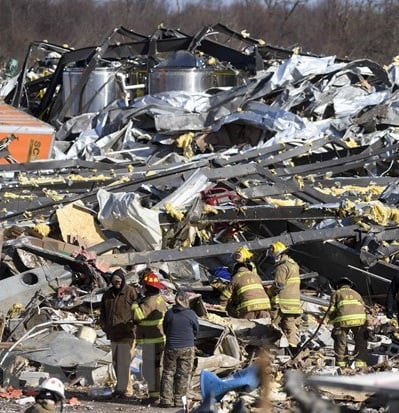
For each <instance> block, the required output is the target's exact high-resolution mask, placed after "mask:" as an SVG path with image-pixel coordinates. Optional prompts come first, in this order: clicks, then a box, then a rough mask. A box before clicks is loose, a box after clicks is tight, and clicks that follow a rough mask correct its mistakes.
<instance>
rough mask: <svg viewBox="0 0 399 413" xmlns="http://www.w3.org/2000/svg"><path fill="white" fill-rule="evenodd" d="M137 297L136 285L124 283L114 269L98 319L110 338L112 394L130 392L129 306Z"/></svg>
mask: <svg viewBox="0 0 399 413" xmlns="http://www.w3.org/2000/svg"><path fill="white" fill-rule="evenodd" d="M135 301H137V292H136V289H135V288H134V287H132V286H130V285H127V284H126V281H125V276H124V272H123V271H122V270H117V271H115V272H114V273H113V274H112V276H111V288H110V289H109V290H107V291H106V292H105V293H104V294H103V298H102V301H101V308H100V323H101V326H102V329H103V330H104V331H105V333H106V335H107V338H108V339H109V340H111V350H112V363H113V366H114V369H115V374H116V381H117V383H116V386H115V391H114V396H115V397H131V396H133V383H132V378H131V374H130V364H131V361H132V358H133V355H134V350H135V327H134V324H133V319H132V312H131V310H130V308H131V306H132V304H133V303H134V302H135Z"/></svg>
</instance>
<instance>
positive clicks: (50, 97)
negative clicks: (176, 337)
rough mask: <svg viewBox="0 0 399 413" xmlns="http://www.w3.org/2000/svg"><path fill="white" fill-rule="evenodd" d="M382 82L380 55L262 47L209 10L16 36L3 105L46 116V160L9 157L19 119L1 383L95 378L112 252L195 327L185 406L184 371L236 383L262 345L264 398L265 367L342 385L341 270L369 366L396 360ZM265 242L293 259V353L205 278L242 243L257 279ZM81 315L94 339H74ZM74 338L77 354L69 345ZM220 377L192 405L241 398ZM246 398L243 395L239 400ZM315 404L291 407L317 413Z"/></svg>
mask: <svg viewBox="0 0 399 413" xmlns="http://www.w3.org/2000/svg"><path fill="white" fill-rule="evenodd" d="M117 35H119V36H123V37H125V38H127V39H128V41H127V42H121V41H116V40H115V38H116V36H117ZM223 36H225V37H226V36H227V38H228V40H229V43H228V44H229V46H226V44H227V43H226V44H223V43H222V42H221V40H220V39H221V38H223ZM214 38H216V39H217V40H214ZM231 43H233V44H234V45H236V46H234V47H232V46H231ZM51 52H56V53H58V55H57V57H56V59H55V60H54V61H51V62H50V61H49V60H45V59H43V60H40V59H39V60H36V61H35V64H34V65H32V62H31V60H32V57H33V55H35V54H36V53H45V54H48V53H51ZM53 57H54V55H53ZM38 61H39V66H37V62H38ZM43 68H46V70H43ZM33 74H35V75H36V76H33ZM13 82H14V80H13ZM398 84H399V80H398V75H397V65H396V64H395V63H393V64H392V65H391V66H389V67H387V68H383V67H382V66H380V65H378V64H376V63H375V62H372V61H369V60H366V59H364V60H358V61H345V60H342V59H338V58H336V57H334V56H327V57H326V56H315V55H311V54H304V53H300V52H299V53H298V51H291V50H284V49H280V48H275V47H272V46H267V45H264V44H263V43H262V42H261V41H260V40H257V39H252V38H251V37H249V36H245V35H243V34H242V33H236V32H234V31H232V30H230V29H229V28H227V27H226V26H223V25H221V24H218V25H215V26H212V27H205V28H204V29H203V30H202V31H200V32H199V33H198V34H197V35H195V36H190V35H187V34H185V33H182V32H181V31H179V30H174V29H165V28H160V29H159V30H157V31H156V33H154V34H153V35H152V36H144V35H141V34H138V33H135V32H132V31H129V30H127V29H125V28H117V29H115V30H114V31H113V32H112V33H111V34H110V35H109V36H107V37H106V39H105V40H104V41H103V42H102V43H101V44H100V45H98V46H97V47H88V48H84V49H79V50H73V49H71V48H69V47H63V46H58V45H52V44H50V43H45V42H34V43H32V44H31V46H30V47H29V51H28V53H27V56H26V59H25V62H24V64H23V66H22V69H21V71H20V73H19V75H18V78H17V81H16V83H15V86H14V88H13V89H12V90H11V91H8V93H7V96H5V98H4V101H5V103H2V107H4V108H6V109H7V110H14V109H15V110H18V111H21V112H23V113H25V114H26V115H27V116H28V114H29V116H30V117H34V118H35V119H36V118H37V119H40V122H47V123H45V125H47V124H48V130H51V131H54V135H52V136H51V138H52V145H51V146H52V150H51V153H50V152H49V154H48V159H43V158H41V159H40V160H39V158H36V159H37V160H35V161H34V162H33V160H34V159H33V158H32V157H31V156H30V157H27V158H24V159H22V158H21V159H20V158H18V157H16V156H14V155H13V153H14V152H13V151H14V149H13V147H14V148H18V145H22V144H23V142H22V139H21V141H20V140H19V135H18V134H19V133H20V132H19V129H18V127H19V126H21V125H20V124H19V123H18V122H20V121H19V120H17V121H16V124H15V125H14V126H16V128H14V129H12V130H10V133H12V135H10V136H8V137H6V138H5V139H7V138H10V139H9V141H7V142H6V141H4V142H3V141H1V142H3V144H4V145H3V146H4V147H3V146H2V147H1V150H2V153H1V155H0V156H2V158H1V160H2V162H1V163H2V165H1V168H0V185H1V187H0V193H1V195H2V197H1V200H0V206H1V218H2V244H1V245H2V249H1V251H2V257H1V266H0V278H1V279H0V285H1V286H2V289H1V291H2V292H1V293H0V295H1V300H0V310H1V311H2V312H3V314H4V329H5V330H4V332H3V341H5V343H12V344H10V347H9V348H7V349H4V352H3V353H2V354H1V355H0V367H1V368H2V370H3V385H5V384H7V383H8V382H12V383H13V384H14V385H16V384H20V382H21V381H22V380H25V379H24V376H23V375H22V374H21V373H22V372H23V371H24V370H23V369H24V368H25V369H26V367H27V366H28V367H29V368H30V369H33V368H35V367H37V366H39V365H40V372H41V373H43V372H44V373H49V374H56V375H58V376H59V377H60V378H62V379H63V380H64V381H65V382H68V383H70V384H71V385H72V384H73V385H80V386H99V385H101V386H106V385H108V384H109V383H110V382H112V380H113V377H112V371H111V370H112V369H111V368H110V366H111V363H112V361H111V359H110V354H109V342H107V340H106V339H105V338H104V335H103V333H102V331H101V329H100V328H99V326H98V325H97V324H96V321H97V318H96V317H97V315H96V314H97V312H98V305H99V302H100V300H101V295H102V293H103V292H104V291H105V289H106V288H107V287H108V285H109V281H110V273H111V270H112V269H114V268H116V267H122V268H123V269H124V270H126V273H127V275H128V278H127V279H128V282H130V283H132V284H134V285H139V283H140V273H141V271H143V270H144V269H145V268H146V267H151V268H153V269H154V271H157V272H158V273H159V274H160V275H161V276H163V281H164V282H165V284H166V285H167V287H168V289H167V291H166V292H165V299H166V300H167V302H169V303H172V302H173V296H174V293H175V291H176V290H177V289H184V290H187V291H189V292H191V294H193V295H192V297H191V306H192V308H193V309H194V310H195V311H196V313H197V314H198V316H199V317H200V334H199V337H198V340H197V366H196V370H195V372H194V376H193V384H192V394H191V397H192V398H193V400H196V401H197V402H198V403H199V402H200V400H201V393H202V396H203V397H204V398H207V396H208V392H204V389H203V388H201V377H200V376H201V372H202V371H204V370H210V371H212V374H219V375H224V377H229V376H230V375H233V377H234V379H237V376H234V374H235V373H236V372H237V371H242V370H243V369H245V368H248V366H249V365H251V364H252V363H253V361H254V360H255V359H256V354H257V351H258V350H259V349H263V348H267V349H268V350H269V351H270V353H271V354H272V355H273V356H274V358H273V361H271V362H270V363H269V364H268V368H270V370H271V371H272V373H270V377H272V379H271V378H270V377H269V378H268V380H269V387H270V389H269V390H270V391H269V393H270V394H269V395H268V398H269V399H270V400H268V401H267V403H269V402H270V401H271V402H272V404H273V409H274V410H273V411H283V410H284V409H285V408H286V407H287V405H285V404H284V403H287V401H286V400H285V398H284V397H282V396H281V393H282V392H281V386H282V374H281V373H284V372H286V371H287V370H289V369H292V368H297V369H300V370H302V371H304V372H306V373H317V374H320V375H323V377H324V375H325V376H326V377H327V376H328V377H329V376H333V377H334V378H336V380H337V382H338V383H342V384H344V383H345V382H344V380H342V381H341V380H340V378H342V379H343V378H344V377H343V376H345V375H346V374H349V373H348V371H342V370H341V369H340V368H339V367H338V366H335V363H334V353H333V344H332V338H331V328H330V326H329V325H328V324H326V323H325V317H324V316H325V313H326V309H327V308H328V306H329V297H330V294H331V292H332V289H333V288H332V287H333V285H334V282H335V281H336V280H337V279H339V278H341V277H343V276H346V277H349V278H350V279H351V280H352V281H354V282H355V283H356V285H357V289H358V291H359V292H360V293H361V294H362V295H363V296H364V299H365V301H366V303H367V306H368V313H369V318H370V319H373V320H374V323H372V322H371V321H370V323H369V327H368V329H369V331H370V335H369V339H368V354H369V359H370V360H369V366H370V370H371V372H372V371H380V370H392V371H393V372H395V371H396V370H397V368H398V363H397V360H396V354H397V352H398V350H399V336H398V334H399V333H398V326H397V322H395V320H394V319H390V318H387V317H386V315H385V314H384V304H385V299H386V294H387V290H388V286H389V284H390V282H391V280H392V279H393V277H394V276H395V274H397V273H398V270H399V267H398V256H397V254H398V252H399V247H398V243H397V240H398V239H399V236H398V235H399V233H398V219H399V212H398V201H399V198H398V187H397V175H398V164H397V157H398V149H399V145H398V143H397V141H398V131H397V125H398V115H397V111H396V106H397V102H396V101H397V89H398ZM0 115H1V113H0ZM38 122H39V121H38ZM0 132H1V131H0ZM12 136H14V137H15V138H16V139H14V138H13V139H11V138H12ZM35 139H36V138H35ZM39 139H40V138H39ZM1 142H0V144H1ZM11 145H13V146H11ZM29 145H34V144H32V143H30V144H29ZM24 147H25V149H26V145H25V143H24ZM3 152H4V153H3ZM26 161H28V162H26ZM277 240H279V241H282V242H283V243H284V244H285V245H287V246H289V247H290V254H291V255H292V256H293V258H294V259H295V260H296V261H297V262H298V263H299V264H300V270H301V271H300V272H301V291H302V294H301V304H302V307H303V310H304V314H303V316H302V325H303V328H302V330H301V338H300V352H299V354H297V355H296V356H295V357H291V356H290V355H289V354H287V348H288V342H287V339H286V337H285V336H284V334H283V332H282V331H281V330H280V329H279V328H278V327H276V326H274V325H272V324H271V322H270V320H266V319H262V320H254V321H248V320H243V319H234V318H231V317H229V316H228V314H227V313H226V311H225V309H223V308H222V307H220V306H218V301H217V298H216V297H215V291H214V290H213V288H212V287H211V285H210V281H211V278H212V272H213V270H214V269H215V268H217V267H219V266H226V267H230V266H231V265H232V259H231V254H232V253H233V252H234V251H235V250H236V249H237V248H238V247H244V246H245V247H247V248H249V249H250V250H251V251H253V252H254V255H255V260H254V262H255V264H256V267H257V270H258V272H259V274H260V276H261V278H262V280H263V281H264V284H265V285H267V284H268V283H269V284H270V283H271V281H272V279H273V276H272V271H273V267H272V265H271V264H270V262H269V261H268V259H267V255H268V254H267V250H268V248H269V247H270V245H271V244H272V243H273V242H274V241H277ZM71 315H73V316H71ZM54 319H56V320H54ZM395 323H396V324H395ZM79 325H80V326H81V325H84V326H86V327H87V326H90V328H92V329H93V330H92V331H91V333H92V334H93V331H94V334H93V335H92V336H91V337H89V339H88V337H82V336H83V335H84V334H83V333H82V330H81V329H79V328H77V327H76V326H79ZM66 326H68V328H67V327H66ZM61 327H62V328H61ZM32 329H33V330H32ZM35 329H41V330H39V331H35ZM86 332H87V331H86ZM76 340H78V341H79V348H81V349H82V353H81V354H71V353H70V352H69V348H72V347H73V346H76V345H77V344H76ZM352 347H353V346H352V343H350V350H351V351H352V350H353V349H352ZM32 349H34V351H31V350H32ZM137 354H139V353H137ZM82 358H83V359H84V360H83V359H82ZM21 360H23V361H21ZM6 361H7V363H6ZM135 362H137V360H135ZM25 371H26V370H25ZM246 371H247V370H246ZM135 374H137V380H139V379H140V370H139V369H136V370H135ZM388 374H389V373H388ZM393 374H394V373H393ZM203 376H204V375H203ZM205 376H206V375H205ZM209 377H212V378H213V379H215V378H214V376H213V375H212V376H211V373H209V375H208V378H209ZM251 377H252V376H251ZM219 379H220V380H223V377H221V378H220V377H219V378H218V379H217V380H219ZM240 380H242V377H240ZM305 382H306V383H308V384H309V383H312V384H315V383H316V381H312V380H311V379H308V381H306V380H305ZM333 382H334V381H328V380H326V383H329V384H332V383H333ZM295 383H296V384H294V386H292V384H290V382H288V384H287V388H288V389H289V390H290V391H289V393H290V394H292V396H293V398H292V399H290V400H289V402H288V403H289V404H290V403H291V404H292V403H295V400H294V399H295V397H298V393H297V392H295V391H293V390H297V389H295V386H297V384H298V383H297V381H295ZM301 383H302V382H301ZM317 383H319V382H317ZM236 384H237V383H236ZM302 384H303V385H307V384H304V383H302ZM302 384H301V385H302ZM222 387H223V389H222V390H221V392H220V393H219V394H218V395H217V397H215V395H213V397H214V399H212V397H211V395H209V398H211V399H212V400H207V403H209V406H210V407H209V408H210V409H211V408H212V409H214V406H213V405H214V404H215V403H216V402H222V403H224V404H223V407H224V409H225V411H228V410H231V409H232V405H234V403H238V402H239V400H241V399H240V397H241V396H237V397H238V399H236V398H235V397H234V396H232V399H229V400H222V399H223V397H224V395H225V394H226V393H228V392H230V390H236V388H235V387H234V386H233V387H230V386H227V387H224V386H222ZM242 387H245V385H243V383H242V381H240V383H239V385H237V388H238V390H239V389H242ZM371 387H372V386H371ZM367 389H368V390H369V388H367ZM225 390H226V391H225ZM252 390H253V391H255V393H256V392H257V391H259V385H256V386H253V389H251V391H252ZM238 393H239V392H238ZM315 397H316V396H315ZM332 399H333V397H332ZM337 399H338V398H337ZM258 400H259V394H258V393H256V394H255V397H253V398H252V399H251V400H250V401H248V400H247V401H246V402H245V404H246V405H248V404H249V405H251V406H254V405H256V403H257V401H258ZM315 400H316V399H315V398H314V397H310V396H309V397H308V398H306V400H301V399H299V400H298V402H299V405H301V404H302V408H303V409H304V410H303V411H315V410H311V409H312V408H313V407H314V406H313V407H312V404H313V403H314V401H315ZM243 403H244V402H243ZM265 403H266V402H265ZM267 403H266V404H267ZM381 403H382V402H381ZM390 403H391V405H392V401H390ZM322 404H323V405H324V408H325V411H329V410H327V409H329V408H331V411H341V410H337V408H336V405H331V406H329V405H328V404H327V403H324V402H323V403H322ZM202 407H203V406H202ZM288 407H289V406H288ZM380 407H383V405H381V406H380ZM196 408H197V409H200V408H201V405H199V406H198V405H197V406H196ZM269 408H270V407H269ZM306 409H307V410H306ZM334 409H335V410H334ZM199 411H201V410H199ZM210 411H214V410H210ZM270 411H271V410H270Z"/></svg>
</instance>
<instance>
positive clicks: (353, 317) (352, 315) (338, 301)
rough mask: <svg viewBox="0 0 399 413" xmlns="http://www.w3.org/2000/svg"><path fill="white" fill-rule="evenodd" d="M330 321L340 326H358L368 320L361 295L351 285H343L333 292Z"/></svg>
mask: <svg viewBox="0 0 399 413" xmlns="http://www.w3.org/2000/svg"><path fill="white" fill-rule="evenodd" d="M331 300H332V303H331V308H330V311H329V314H330V323H331V324H334V325H337V326H340V327H357V326H362V325H363V324H365V322H366V311H365V306H364V301H363V298H362V297H361V295H360V294H359V293H358V292H357V291H355V290H352V288H350V287H349V286H346V285H344V286H342V287H341V288H339V289H338V290H337V291H335V293H334V294H333V296H332V298H331Z"/></svg>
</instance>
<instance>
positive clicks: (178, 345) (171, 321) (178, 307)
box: [159, 291, 199, 408]
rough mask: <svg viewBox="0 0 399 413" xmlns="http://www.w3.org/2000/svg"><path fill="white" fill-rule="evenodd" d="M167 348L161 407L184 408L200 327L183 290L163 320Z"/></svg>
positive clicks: (164, 359)
mask: <svg viewBox="0 0 399 413" xmlns="http://www.w3.org/2000/svg"><path fill="white" fill-rule="evenodd" d="M163 326H164V331H165V334H166V346H165V351H164V356H163V372H162V379H161V398H160V404H159V407H165V408H168V407H173V406H175V407H183V400H182V397H183V396H186V395H187V389H188V388H189V385H190V381H191V375H192V371H193V366H194V357H195V344H194V343H195V338H196V336H197V334H198V330H199V324H198V317H197V314H196V313H195V312H194V311H193V310H191V309H190V301H189V296H188V295H187V294H186V293H185V292H183V291H180V292H178V293H177V294H176V297H175V305H173V307H172V308H170V309H169V310H168V311H167V312H166V314H165V318H164V321H163Z"/></svg>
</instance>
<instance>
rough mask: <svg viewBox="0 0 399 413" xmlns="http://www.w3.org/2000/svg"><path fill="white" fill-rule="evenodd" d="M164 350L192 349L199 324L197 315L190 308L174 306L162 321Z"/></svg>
mask: <svg viewBox="0 0 399 413" xmlns="http://www.w3.org/2000/svg"><path fill="white" fill-rule="evenodd" d="M163 327H164V331H165V334H166V348H168V349H173V348H182V347H194V340H195V338H196V337H197V334H198V330H199V324H198V317H197V314H195V312H194V311H193V310H191V309H190V308H185V307H182V306H180V305H174V306H173V307H172V308H170V309H169V310H168V311H167V312H166V314H165V318H164V320H163Z"/></svg>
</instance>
